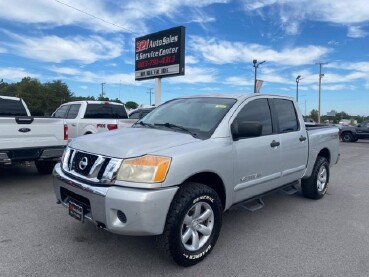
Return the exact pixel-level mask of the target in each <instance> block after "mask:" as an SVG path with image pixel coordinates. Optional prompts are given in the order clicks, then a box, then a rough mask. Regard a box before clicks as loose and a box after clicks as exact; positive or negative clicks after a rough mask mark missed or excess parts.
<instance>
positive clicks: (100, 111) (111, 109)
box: [84, 104, 128, 119]
mask: <svg viewBox="0 0 369 277" xmlns="http://www.w3.org/2000/svg"><path fill="white" fill-rule="evenodd" d="M84 118H113V119H125V118H128V116H127V112H126V109H125V108H124V106H122V105H111V104H88V105H87V109H86V113H85V117H84Z"/></svg>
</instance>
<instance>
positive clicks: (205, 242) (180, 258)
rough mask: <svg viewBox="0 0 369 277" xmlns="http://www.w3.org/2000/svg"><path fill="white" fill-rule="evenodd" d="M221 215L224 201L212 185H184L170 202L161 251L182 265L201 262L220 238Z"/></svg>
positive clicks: (159, 243) (159, 240)
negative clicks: (222, 201)
mask: <svg viewBox="0 0 369 277" xmlns="http://www.w3.org/2000/svg"><path fill="white" fill-rule="evenodd" d="M222 216H223V211H222V203H221V201H220V199H219V196H218V194H217V193H216V192H215V191H214V190H213V189H212V188H210V187H208V186H205V185H202V184H198V183H184V184H182V185H181V187H180V188H179V190H178V191H177V193H176V195H175V196H174V199H173V201H172V203H171V205H170V208H169V212H168V215H167V219H166V224H165V227H164V232H163V234H162V235H160V236H158V237H157V246H158V249H159V251H160V252H162V253H163V254H165V255H166V256H170V257H171V258H172V259H173V260H174V261H175V262H176V263H177V264H178V265H180V266H184V267H188V266H192V265H195V264H197V263H199V262H201V261H202V260H203V259H205V257H206V256H208V255H209V254H210V252H211V251H212V250H213V248H214V246H215V244H216V242H217V240H218V236H219V233H220V229H221V226H222ZM201 219H204V220H203V221H201ZM200 230H202V231H200ZM196 242H198V243H196Z"/></svg>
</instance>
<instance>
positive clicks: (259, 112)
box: [234, 99, 273, 136]
mask: <svg viewBox="0 0 369 277" xmlns="http://www.w3.org/2000/svg"><path fill="white" fill-rule="evenodd" d="M234 121H235V122H236V123H237V122H244V121H248V122H257V123H259V124H261V126H262V136H267V135H271V134H272V133H273V125H272V118H271V114H270V108H269V103H268V100H267V99H256V100H252V101H250V102H249V103H247V104H246V105H245V106H244V107H243V108H242V109H241V111H240V112H239V113H238V115H237V117H236V118H235V120H234Z"/></svg>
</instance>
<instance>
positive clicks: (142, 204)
mask: <svg viewBox="0 0 369 277" xmlns="http://www.w3.org/2000/svg"><path fill="white" fill-rule="evenodd" d="M53 179H54V181H53V183H54V190H55V195H56V198H57V199H58V200H60V201H61V203H62V204H63V206H65V207H68V204H69V201H70V200H71V199H72V200H77V201H82V202H83V203H84V204H85V205H86V206H87V209H86V213H85V215H84V218H85V219H87V220H89V221H92V222H93V223H95V224H96V225H98V226H100V227H103V228H104V229H106V230H108V231H110V232H112V233H116V234H122V235H135V236H146V235H159V234H162V233H163V230H164V225H165V221H166V217H167V213H168V210H169V206H170V203H171V202H172V199H173V197H174V195H175V193H176V192H177V190H178V187H170V188H164V189H148V190H144V189H132V188H126V187H118V186H109V187H106V186H103V187H102V186H92V185H89V184H86V183H84V182H80V181H77V180H74V179H72V178H70V177H69V176H67V175H66V174H64V172H63V171H62V170H61V168H60V164H57V165H56V166H55V169H54V173H53ZM76 198H77V199H76ZM118 211H121V212H123V213H124V214H125V216H126V222H125V223H124V222H122V221H121V220H120V219H119V218H118ZM66 214H67V213H66Z"/></svg>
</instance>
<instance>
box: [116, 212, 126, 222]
mask: <svg viewBox="0 0 369 277" xmlns="http://www.w3.org/2000/svg"><path fill="white" fill-rule="evenodd" d="M117 217H118V219H119V220H120V221H122V222H123V223H126V222H127V217H126V214H125V213H124V212H122V211H118V212H117Z"/></svg>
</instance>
